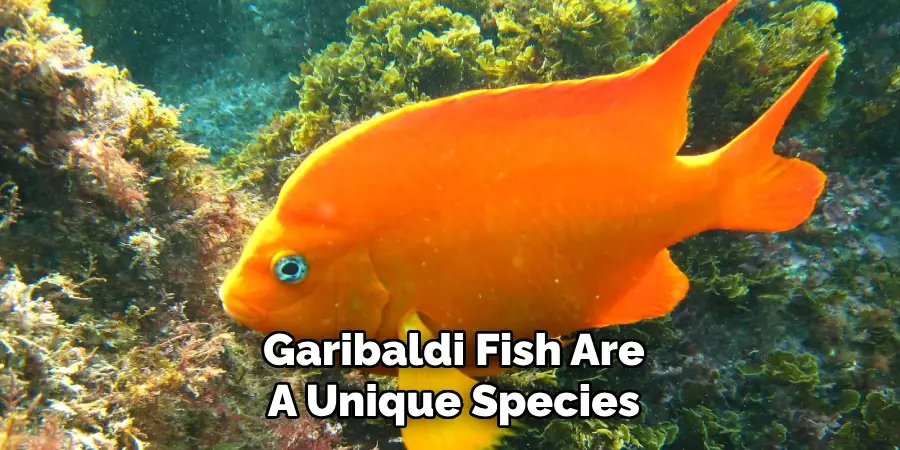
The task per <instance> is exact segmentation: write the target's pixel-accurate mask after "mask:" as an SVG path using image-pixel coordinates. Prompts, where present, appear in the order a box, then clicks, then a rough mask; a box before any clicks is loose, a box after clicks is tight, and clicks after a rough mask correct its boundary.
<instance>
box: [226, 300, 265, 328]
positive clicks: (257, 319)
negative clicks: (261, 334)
mask: <svg viewBox="0 0 900 450" xmlns="http://www.w3.org/2000/svg"><path fill="white" fill-rule="evenodd" d="M222 309H224V310H225V313H226V314H228V315H229V316H230V317H231V318H232V319H234V320H236V321H238V322H240V323H242V324H244V325H246V326H248V327H251V328H257V327H259V326H260V325H262V324H263V323H264V322H265V321H266V320H267V319H268V317H267V314H266V312H265V311H263V310H261V309H259V308H254V307H252V306H250V305H247V304H246V303H244V302H234V301H231V302H226V301H222Z"/></svg>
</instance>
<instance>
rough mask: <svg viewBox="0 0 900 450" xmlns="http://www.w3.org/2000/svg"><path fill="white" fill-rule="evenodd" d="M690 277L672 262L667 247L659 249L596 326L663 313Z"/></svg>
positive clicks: (685, 289)
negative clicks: (645, 268) (648, 265)
mask: <svg viewBox="0 0 900 450" xmlns="http://www.w3.org/2000/svg"><path fill="white" fill-rule="evenodd" d="M689 287H690V281H689V280H688V277H687V276H686V275H685V274H684V272H682V271H681V269H679V268H678V266H677V265H675V262H674V261H672V256H671V255H670V254H669V250H668V249H665V250H663V251H661V252H659V253H658V254H657V255H656V257H655V258H654V259H653V261H652V262H651V263H650V267H649V268H648V270H647V271H646V272H645V273H644V274H643V275H642V276H641V277H639V278H638V280H637V281H635V282H634V284H633V287H632V288H631V289H630V290H628V291H627V292H625V293H624V294H623V295H621V296H620V297H619V298H618V299H616V300H615V301H614V302H613V304H612V306H611V307H610V308H609V309H607V310H606V311H605V312H604V313H603V315H602V317H599V318H598V322H597V323H596V324H595V325H594V326H596V327H598V328H600V327H606V326H611V325H625V324H629V323H634V322H639V321H641V320H646V319H654V318H657V317H662V316H664V315H666V314H668V313H670V312H672V310H673V309H675V306H677V305H678V303H679V302H680V301H681V300H682V299H684V296H685V295H687V292H688V288H689Z"/></svg>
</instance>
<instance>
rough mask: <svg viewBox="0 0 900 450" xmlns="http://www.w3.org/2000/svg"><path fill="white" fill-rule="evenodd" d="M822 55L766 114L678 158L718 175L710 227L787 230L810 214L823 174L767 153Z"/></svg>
mask: <svg viewBox="0 0 900 450" xmlns="http://www.w3.org/2000/svg"><path fill="white" fill-rule="evenodd" d="M828 56H829V54H828V52H824V53H822V54H821V55H820V56H819V57H818V58H816V60H815V61H814V62H813V63H812V64H811V65H810V66H809V67H808V68H807V69H806V70H805V71H804V72H803V74H802V75H801V76H800V78H798V79H797V81H795V82H794V84H793V85H792V86H791V87H790V89H788V90H787V91H786V92H785V93H784V94H782V96H781V98H779V99H778V100H777V101H776V102H775V104H773V105H772V107H771V108H769V110H768V111H766V112H765V113H764V114H763V115H762V116H761V117H760V118H759V119H757V120H756V122H755V123H753V125H751V126H750V127H749V128H747V129H746V130H744V132H742V133H741V134H740V135H738V136H737V137H735V138H734V139H733V140H732V141H731V142H729V143H728V144H727V145H725V146H724V147H722V148H720V149H719V150H716V151H715V152H712V153H708V154H705V155H699V156H684V157H679V158H683V159H684V160H685V161H686V162H688V161H689V164H692V165H696V164H708V165H710V166H712V167H713V168H714V170H717V171H718V172H719V179H720V180H721V187H720V189H721V195H720V196H718V201H719V202H720V205H719V206H720V209H719V214H718V220H717V221H716V222H715V223H713V224H712V225H713V228H717V229H725V230H739V231H751V232H779V231H787V230H790V229H793V228H796V227H797V226H799V225H800V224H801V223H803V221H805V220H806V219H808V218H809V216H810V215H811V214H812V212H813V209H814V208H815V205H816V200H817V199H818V198H819V196H820V195H821V194H822V191H823V190H824V188H825V179H826V176H825V174H824V173H822V171H821V170H819V169H818V168H817V167H816V166H814V165H812V164H810V163H808V162H806V161H803V160H800V159H797V158H785V157H782V156H779V155H777V154H775V152H774V150H773V148H774V146H775V141H776V139H777V138H778V134H779V133H780V132H781V128H782V127H783V126H784V122H785V121H786V120H787V117H788V115H789V114H790V113H791V111H792V110H793V108H794V106H795V105H796V104H797V102H798V101H799V100H800V97H801V96H802V95H803V92H804V91H805V90H806V87H807V86H809V83H810V82H811V81H812V79H813V77H814V76H815V75H816V72H817V71H818V69H819V67H820V66H821V65H822V63H823V62H825V60H826V59H827V58H828Z"/></svg>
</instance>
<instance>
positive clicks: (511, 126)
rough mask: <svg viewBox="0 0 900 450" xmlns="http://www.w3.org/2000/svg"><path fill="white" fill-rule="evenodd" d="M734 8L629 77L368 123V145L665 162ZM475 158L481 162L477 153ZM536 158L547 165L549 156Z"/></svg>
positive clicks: (524, 88) (466, 97)
mask: <svg viewBox="0 0 900 450" xmlns="http://www.w3.org/2000/svg"><path fill="white" fill-rule="evenodd" d="M738 2H739V0H728V1H727V2H726V3H724V4H723V5H721V6H719V7H718V8H717V9H715V10H714V11H713V12H711V13H710V14H709V15H707V16H706V17H705V18H704V19H703V20H701V21H700V22H699V23H698V24H697V25H695V26H694V27H693V28H692V29H691V30H690V31H688V32H687V34H685V35H684V36H682V37H681V38H680V39H678V40H677V41H675V42H674V43H673V44H672V45H670V46H669V48H668V49H666V50H665V51H664V52H663V53H661V54H660V55H659V56H657V57H656V58H654V59H653V60H651V61H649V62H647V63H645V64H643V65H641V66H638V67H635V68H633V69H631V70H627V71H624V72H620V73H616V74H608V75H599V76H594V77H589V78H584V79H579V80H563V81H555V82H551V83H542V84H527V85H518V86H512V87H508V88H503V89H487V90H475V91H468V92H465V93H461V94H457V95H453V96H449V97H444V98H440V99H437V100H432V101H428V102H423V103H419V104H416V105H413V106H411V107H407V108H404V109H402V110H398V111H394V112H393V113H391V114H388V115H385V116H383V117H381V118H379V119H376V120H373V121H370V122H369V123H367V124H366V125H365V126H364V128H365V131H367V132H369V133H370V134H369V136H367V138H374V136H375V134H379V133H384V134H385V135H388V134H392V133H393V134H397V133H409V131H410V130H416V131H417V132H419V133H425V132H426V131H427V133H428V134H429V136H431V139H433V140H434V141H435V142H443V141H448V140H449V141H455V142H459V143H460V145H459V147H460V148H466V147H473V145H472V144H471V143H465V142H464V141H465V137H466V136H471V137H472V138H473V139H475V140H477V141H479V142H480V141H482V140H483V139H484V138H483V136H484V135H485V134H491V135H495V136H502V137H503V142H504V143H505V144H506V147H518V148H527V147H529V146H539V147H546V148H552V147H556V148H560V147H563V148H567V151H573V152H577V151H585V152H591V153H593V152H596V151H602V152H604V153H608V154H610V156H611V157H612V156H613V155H614V154H616V153H618V154H620V155H622V154H623V153H624V155H623V156H627V157H628V158H629V159H631V158H634V156H635V155H634V153H642V154H644V155H646V156H647V157H649V158H650V159H649V160H648V161H649V162H652V161H664V160H665V159H667V158H672V157H674V156H675V155H676V154H677V153H678V150H679V149H680V148H681V145H682V144H683V143H684V140H685V137H686V135H687V128H688V95H689V91H690V88H691V83H692V82H693V79H694V75H695V74H696V72H697V68H698V67H699V66H700V63H701V61H702V60H703V55H704V54H705V53H706V51H707V49H708V48H709V45H710V44H711V42H712V40H713V38H714V37H715V35H716V33H717V32H718V31H719V29H720V28H721V26H722V24H723V23H724V22H725V20H726V19H727V18H728V15H729V14H730V13H731V11H733V10H734V8H735V7H736V6H737V4H738ZM461 130H463V131H461ZM373 132H374V133H373ZM385 139H388V138H387V137H385ZM390 139H391V140H396V137H393V136H392V137H390ZM473 152H475V153H476V154H477V157H478V158H484V157H485V155H484V152H483V151H481V150H478V151H475V150H473ZM516 157H517V158H522V157H525V158H528V157H529V155H523V154H522V153H518V154H517V155H516ZM536 157H537V158H539V159H540V158H546V154H541V153H538V154H537V155H536Z"/></svg>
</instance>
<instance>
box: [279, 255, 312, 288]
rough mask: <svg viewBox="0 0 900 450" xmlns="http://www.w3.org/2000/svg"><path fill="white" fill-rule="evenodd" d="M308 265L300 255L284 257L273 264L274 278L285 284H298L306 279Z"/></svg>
mask: <svg viewBox="0 0 900 450" xmlns="http://www.w3.org/2000/svg"><path fill="white" fill-rule="evenodd" d="M308 270H309V265H308V264H307V263H306V258H304V257H302V256H300V255H291V256H284V257H282V258H281V259H279V260H278V262H277V263H275V276H276V277H278V279H279V280H281V281H284V282H285V283H299V282H300V281H303V279H304V278H306V272H307V271H308Z"/></svg>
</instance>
